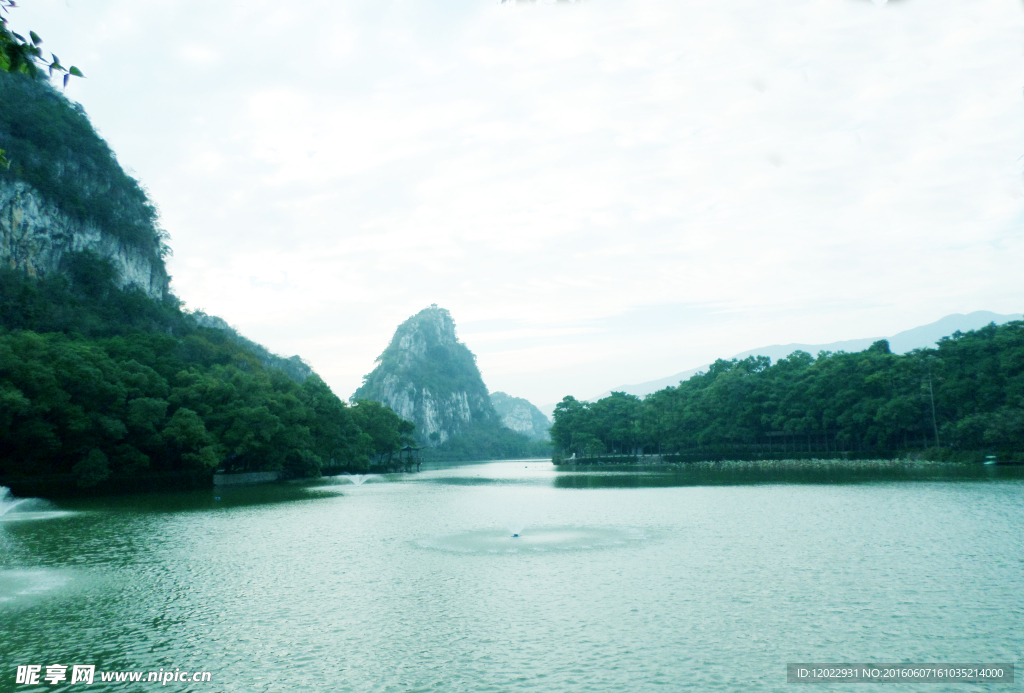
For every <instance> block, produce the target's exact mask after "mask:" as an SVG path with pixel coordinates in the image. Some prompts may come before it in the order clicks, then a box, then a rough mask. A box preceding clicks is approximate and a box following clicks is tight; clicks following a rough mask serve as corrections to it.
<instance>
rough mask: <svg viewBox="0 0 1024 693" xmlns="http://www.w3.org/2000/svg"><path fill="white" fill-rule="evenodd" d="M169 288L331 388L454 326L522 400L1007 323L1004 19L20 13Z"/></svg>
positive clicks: (723, 13)
mask: <svg viewBox="0 0 1024 693" xmlns="http://www.w3.org/2000/svg"><path fill="white" fill-rule="evenodd" d="M11 23H12V28H13V29H14V30H19V31H21V32H22V33H25V32H27V30H28V29H30V28H31V29H34V30H35V31H36V32H37V33H39V34H41V35H42V37H43V39H44V40H45V43H44V47H46V48H49V49H51V50H53V51H54V52H56V53H57V54H58V55H59V56H60V57H61V59H62V61H63V62H64V63H65V64H75V65H77V66H78V67H80V68H81V69H82V70H83V71H84V72H85V74H86V76H87V79H85V80H76V81H74V82H73V83H72V85H71V86H70V87H69V88H68V90H67V93H68V96H69V97H70V98H72V99H74V100H76V101H79V102H81V103H82V104H83V105H84V106H85V108H86V110H87V112H88V113H89V115H90V117H91V118H92V121H93V123H94V124H95V126H96V127H97V129H98V130H99V132H100V134H101V135H102V136H103V137H104V138H106V140H107V141H108V142H109V143H110V145H111V147H112V148H113V149H114V151H115V152H116V153H117V156H118V158H119V160H120V161H121V163H122V165H123V166H124V167H125V168H126V169H128V170H129V171H130V172H132V173H133V174H134V175H135V176H136V177H138V178H139V180H140V181H141V182H142V183H143V184H144V185H145V186H146V187H147V188H148V190H149V191H150V193H151V196H152V198H153V199H154V201H155V202H156V204H157V205H158V207H159V208H160V211H161V214H162V223H163V225H164V227H165V228H166V229H167V230H168V231H169V232H170V234H171V245H172V247H173V249H174V257H173V258H172V259H171V261H170V263H169V268H170V271H171V274H172V275H173V281H172V290H173V291H174V292H175V293H176V294H177V295H178V296H179V297H181V298H182V299H183V300H184V301H185V302H186V303H187V305H188V306H189V307H192V308H202V309H204V310H206V311H207V312H209V313H213V314H216V315H220V316H222V317H224V318H225V319H226V320H227V321H228V322H230V323H231V324H232V325H234V326H236V327H237V328H239V329H240V331H241V332H242V333H243V334H245V335H247V336H249V337H250V338H252V339H255V340H256V341H259V342H261V343H263V344H265V345H266V346H267V347H268V348H270V349H271V350H273V351H275V352H277V353H281V354H285V355H290V354H294V353H297V354H300V355H301V356H303V357H304V358H305V359H306V360H307V361H309V362H310V364H311V365H312V366H313V367H314V369H315V370H316V371H317V372H318V373H320V374H321V375H322V376H323V377H324V379H325V380H326V381H327V382H328V383H329V384H330V385H331V386H332V387H333V388H334V390H335V392H336V393H338V394H339V395H340V396H341V397H343V398H347V397H348V396H349V395H350V394H351V393H352V391H353V390H354V389H355V388H356V387H357V386H358V385H359V384H360V382H361V379H362V376H363V375H365V374H366V373H368V372H369V371H370V370H371V369H372V368H373V365H374V359H375V358H376V357H377V356H378V355H379V354H380V352H381V351H382V350H383V349H384V347H385V346H386V345H387V343H388V341H389V339H390V337H391V335H392V333H393V331H394V329H395V327H396V326H397V325H398V324H399V323H400V322H402V321H403V320H405V319H406V318H408V317H409V316H410V315H412V314H414V313H416V312H417V311H419V310H420V309H422V308H424V307H426V306H427V305H429V304H431V303H437V304H439V305H440V306H443V307H445V308H448V309H449V310H450V311H451V313H452V316H453V317H454V319H455V322H456V324H457V325H458V329H459V334H460V337H461V338H462V339H463V341H464V342H465V343H466V344H467V345H468V346H469V347H470V349H472V350H473V351H474V352H475V353H476V354H477V356H478V364H479V366H480V368H481V371H482V372H483V376H484V381H485V382H486V383H487V385H488V387H489V388H490V389H491V390H492V391H494V390H504V391H506V392H508V393H509V394H512V395H515V396H521V397H526V398H528V399H530V400H531V401H533V402H534V403H536V404H545V403H549V402H554V401H557V400H559V399H561V398H562V397H563V396H564V395H567V394H572V395H575V396H577V397H590V396H593V395H596V394H597V393H599V392H602V391H604V390H607V389H608V388H609V387H612V386H614V385H618V384H621V383H630V382H641V381H645V380H651V379H654V378H658V377H663V376H666V375H670V374H672V373H674V372H677V371H681V370H683V369H686V368H690V367H693V366H697V365H699V364H702V363H706V362H709V361H711V360H713V359H714V358H716V357H720V356H729V355H732V354H734V353H737V352H739V351H743V350H746V349H750V348H754V347H757V346H761V345H767V344H773V343H790V342H803V343H812V344H813V343H825V342H832V341H837V340H841V339H851V338H858V337H870V336H879V335H890V334H893V333H896V332H899V331H901V330H904V329H907V328H910V327H914V326H916V325H921V324H925V323H928V322H932V321H934V320H936V319H938V318H940V317H942V316H944V315H947V314H949V313H953V312H969V311H973V310H991V311H995V312H998V313H1015V312H1020V311H1021V309H1022V307H1024V283H1022V280H1021V277H1022V269H1021V268H1022V267H1024V242H1022V241H1024V198H1022V193H1024V175H1022V174H1024V158H1022V155H1024V117H1022V116H1024V93H1022V88H1024V64H1022V56H1024V4H1022V3H1021V2H1019V0H974V1H971V2H965V0H927V1H926V0H899V1H898V2H897V1H894V2H890V3H888V4H884V3H881V2H870V1H869V0H700V1H689V0H632V1H629V2H627V1H625V0H590V1H588V2H583V3H574V4H566V3H559V4H545V3H543V2H542V3H538V4H516V5H510V4H504V5H503V4H498V3H496V2H493V1H492V0H446V1H445V2H429V1H424V0H416V1H414V0H401V1H394V2H393V1H391V0H365V1H363V0H352V1H342V2H339V1H337V0H334V1H332V2H303V1H302V0H288V1H287V2H269V1H263V0H254V1H248V2H242V1H240V0H239V1H232V0H218V1H217V2H208V1H198V0H146V1H145V2H140V1H139V0H24V2H23V6H22V7H19V8H18V9H16V10H14V11H13V12H12V14H11Z"/></svg>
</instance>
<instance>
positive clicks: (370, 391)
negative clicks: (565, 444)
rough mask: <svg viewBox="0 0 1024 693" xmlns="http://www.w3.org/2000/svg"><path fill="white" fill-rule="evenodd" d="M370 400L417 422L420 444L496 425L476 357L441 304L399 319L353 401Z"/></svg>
mask: <svg viewBox="0 0 1024 693" xmlns="http://www.w3.org/2000/svg"><path fill="white" fill-rule="evenodd" d="M357 399H371V400H375V401H377V402H381V403H383V404H386V405H387V406H389V407H391V409H393V410H394V411H395V412H396V413H397V414H398V415H399V416H401V417H402V418H403V419H406V420H407V421H412V422H413V423H415V424H416V437H417V439H418V441H419V443H420V444H421V445H432V446H433V445H439V444H441V443H443V442H444V441H446V440H448V439H449V438H451V437H452V436H453V435H456V434H458V433H460V432H462V431H466V430H468V429H469V428H471V427H472V426H474V425H475V424H477V423H497V421H498V415H497V414H496V413H495V411H494V407H493V406H492V405H491V400H490V398H489V397H488V394H487V387H486V386H485V385H484V382H483V379H482V378H481V377H480V370H479V369H478V368H477V366H476V357H475V356H473V354H472V352H470V350H469V349H468V348H467V347H466V345H465V344H463V343H461V342H460V341H459V340H458V337H456V335H455V323H454V322H453V321H452V316H451V315H450V314H449V313H448V311H447V310H445V309H444V308H438V307H437V306H436V305H433V306H431V307H430V308H425V309H424V310H422V311H420V312H419V313H417V314H416V315H414V316H412V317H411V318H409V319H408V320H406V321H405V322H404V323H402V324H401V325H400V326H399V327H398V329H397V330H396V331H395V335H394V337H392V339H391V343H390V344H389V345H388V347H387V349H385V350H384V353H382V354H381V355H380V357H379V358H378V359H377V367H376V368H374V370H373V372H371V373H370V374H369V375H367V376H366V378H365V380H364V382H363V385H362V387H360V388H359V389H358V390H356V392H355V394H353V395H352V400H353V401H354V400H357Z"/></svg>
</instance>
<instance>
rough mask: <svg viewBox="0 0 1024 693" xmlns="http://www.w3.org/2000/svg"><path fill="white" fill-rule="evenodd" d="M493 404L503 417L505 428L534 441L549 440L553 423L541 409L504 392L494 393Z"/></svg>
mask: <svg viewBox="0 0 1024 693" xmlns="http://www.w3.org/2000/svg"><path fill="white" fill-rule="evenodd" d="M491 404H492V405H494V410H495V411H496V412H498V416H500V417H501V423H502V424H504V425H505V428H510V429H512V430H513V431H516V432H518V433H522V434H523V435H525V436H528V437H529V438H531V439H533V440H549V439H550V437H551V436H550V435H549V434H548V429H549V428H551V421H550V420H548V417H546V416H544V414H543V413H542V412H541V410H540V409H538V408H537V407H535V406H533V405H532V404H530V403H529V402H528V401H526V400H525V399H523V398H521V397H512V396H511V395H507V394H505V393H504V392H492V393H491Z"/></svg>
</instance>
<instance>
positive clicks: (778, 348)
mask: <svg viewBox="0 0 1024 693" xmlns="http://www.w3.org/2000/svg"><path fill="white" fill-rule="evenodd" d="M1022 317H1024V316H1022V315H1021V314H1020V313H1017V314H1013V315H1000V314H998V313H992V312H989V311H987V310H978V311H975V312H973V313H967V314H966V315H964V314H962V313H953V314H952V315H947V316H946V317H944V318H942V319H940V320H936V321H935V322H933V323H930V324H928V325H922V326H921V327H915V328H913V329H910V330H905V331H903V332H900V333H898V334H894V335H892V336H891V337H866V338H864V339H848V340H846V341H843V342H832V343H831V344H773V345H771V346H764V347H758V348H756V349H751V350H749V351H744V352H742V353H739V354H736V355H735V356H733V357H732V358H736V359H745V358H747V357H748V356H768V357H770V358H771V360H772V361H773V362H774V361H778V360H779V359H781V358H785V357H787V356H789V355H790V354H792V353H793V352H794V351H806V352H807V353H809V354H811V355H812V356H817V355H818V352H819V351H847V352H854V351H863V350H864V349H867V348H868V347H869V346H871V345H872V344H873V343H874V342H877V341H878V340H879V339H888V340H889V348H890V349H892V351H893V353H895V354H905V353H907V352H908V351H913V350H914V349H923V348H926V347H933V346H935V343H936V342H938V341H939V340H940V339H942V338H943V337H948V336H949V335H951V334H953V333H954V332H956V331H957V330H959V331H960V332H967V331H969V330H976V329H978V328H980V327H984V326H985V325H988V324H989V323H991V322H994V323H996V324H997V325H1002V324H1003V323H1007V322H1010V321H1011V320H1020V319H1022ZM710 365H711V364H704V365H702V366H697V367H696V368H690V369H689V370H685V371H680V372H679V373H676V374H674V375H670V376H667V377H665V378H658V379H657V380H648V381H647V382H645V383H636V384H635V385H619V386H618V387H614V388H612V389H610V390H607V391H605V392H602V393H601V394H599V395H597V396H596V397H591V398H589V401H591V402H593V401H596V400H599V399H601V398H603V397H607V396H608V395H610V394H611V393H612V392H625V393H627V394H630V395H637V396H638V397H643V396H644V395H649V394H651V393H652V392H657V391H658V390H664V389H665V388H666V387H669V386H673V387H674V386H676V385H678V384H679V383H680V381H683V380H687V379H689V378H690V377H691V376H693V375H695V374H697V373H699V372H701V371H705V370H707V368H708V366H710ZM540 409H541V411H543V412H544V413H545V414H546V415H547V416H548V417H550V416H551V415H552V413H553V412H554V409H555V405H554V404H551V405H548V406H545V407H540Z"/></svg>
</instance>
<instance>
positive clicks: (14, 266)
mask: <svg viewBox="0 0 1024 693" xmlns="http://www.w3.org/2000/svg"><path fill="white" fill-rule="evenodd" d="M7 38H8V39H10V38H11V37H10V36H9V35H8V36H7ZM12 45H14V47H15V48H18V46H19V45H20V46H21V48H24V47H25V44H11V43H10V41H9V40H8V41H7V43H5V44H4V47H5V50H6V49H7V48H10V47H11V46H12ZM29 48H31V46H29ZM4 55H6V56H7V58H5V60H7V62H6V63H3V62H2V61H0V154H2V155H3V159H2V160H0V261H2V268H0V485H3V486H10V487H12V488H15V489H34V490H33V491H28V493H35V492H38V493H40V494H42V495H51V494H59V493H78V492H81V490H82V489H90V490H91V492H104V491H112V490H127V489H136V488H138V489H141V488H167V487H171V486H181V485H187V484H203V483H209V481H210V477H211V475H212V474H213V472H214V470H215V469H218V468H220V469H224V470H226V471H281V472H284V473H285V474H287V475H290V476H311V475H314V476H315V475H317V474H319V472H320V469H322V468H328V467H329V468H331V469H332V470H335V471H340V470H346V469H347V470H350V471H366V470H368V469H379V470H385V469H389V468H391V467H392V466H393V465H394V464H396V463H397V462H396V460H395V453H396V452H397V451H398V450H399V449H400V448H401V447H402V446H404V445H407V444H408V443H409V442H410V441H411V438H410V435H411V434H412V431H413V426H412V425H411V424H409V423H408V422H406V421H403V420H401V419H400V418H399V417H398V416H397V415H396V414H395V413H394V412H392V411H391V410H389V409H387V408H385V407H381V406H379V405H377V404H376V403H357V404H356V405H354V406H348V405H346V404H345V403H344V402H342V401H341V400H340V399H338V397H336V396H335V395H334V394H333V393H332V392H331V390H330V389H329V388H328V387H327V385H325V384H324V382H323V381H322V380H321V379H320V378H318V377H316V376H315V375H313V374H312V371H311V370H310V368H309V367H308V366H307V365H306V364H305V363H303V362H302V360H301V359H299V358H298V357H292V358H290V359H284V358H281V357H278V356H276V355H274V354H272V353H270V352H269V351H268V350H266V349H264V348H263V347H261V346H260V345H258V344H255V343H253V342H251V341H249V340H247V339H245V338H244V337H242V336H241V335H239V334H238V333H237V332H235V331H234V330H233V329H231V328H230V327H229V326H228V325H227V323H225V322H224V321H223V320H220V319H219V318H213V317H211V316H207V315H205V314H202V313H188V312H186V311H183V310H182V308H181V304H180V302H179V301H178V299H176V298H175V297H174V296H173V295H172V294H170V292H169V291H168V277H167V274H166V271H165V269H164V257H165V256H166V255H167V254H168V252H169V248H168V246H167V243H166V242H167V235H166V234H165V233H164V232H163V231H162V230H161V229H160V227H159V224H158V223H157V213H156V207H155V205H154V204H152V202H151V201H150V200H149V198H148V197H147V195H146V193H145V191H144V190H143V188H142V186H141V185H139V183H138V182H137V181H135V180H134V179H133V178H132V177H131V176H129V175H127V174H126V173H125V172H124V170H123V169H122V168H121V166H120V165H119V164H118V162H117V159H116V158H115V156H114V154H113V152H112V151H111V150H110V148H109V147H108V146H107V144H106V142H104V141H103V140H102V139H101V138H100V137H99V136H98V135H97V134H96V131H95V130H94V128H93V127H92V125H91V123H90V122H89V120H88V118H87V117H86V115H85V113H84V111H83V110H82V108H81V107H80V106H78V105H76V104H72V103H71V102H69V101H68V100H67V99H66V98H65V97H64V96H63V94H61V93H60V92H58V91H57V90H56V89H54V88H53V87H52V86H50V84H49V83H48V82H47V81H46V80H45V79H43V78H42V76H41V75H40V74H38V73H37V74H32V72H33V71H32V70H28V71H27V72H28V73H22V72H21V71H19V70H14V71H13V72H10V73H9V72H7V71H6V69H7V68H11V66H12V65H14V67H17V65H16V64H15V63H12V62H11V60H10V56H9V55H8V54H7V53H4ZM126 273H131V274H132V275H133V276H126Z"/></svg>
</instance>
